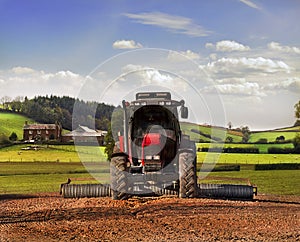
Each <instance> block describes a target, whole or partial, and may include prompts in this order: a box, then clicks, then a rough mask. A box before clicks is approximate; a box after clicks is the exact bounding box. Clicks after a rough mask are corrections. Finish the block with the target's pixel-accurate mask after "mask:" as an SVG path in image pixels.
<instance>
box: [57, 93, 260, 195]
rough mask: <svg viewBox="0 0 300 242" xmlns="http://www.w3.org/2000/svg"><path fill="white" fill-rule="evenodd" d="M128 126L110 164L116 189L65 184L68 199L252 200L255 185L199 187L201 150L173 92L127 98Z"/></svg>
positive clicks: (124, 104)
mask: <svg viewBox="0 0 300 242" xmlns="http://www.w3.org/2000/svg"><path fill="white" fill-rule="evenodd" d="M122 112H123V125H122V128H121V129H122V130H121V131H120V132H119V135H118V141H117V142H116V145H115V147H114V151H113V154H112V157H111V162H110V177H111V184H110V185H101V184H98V185H95V184H85V185H83V184H70V182H68V183H66V184H62V185H61V193H62V195H63V196H64V197H91V196H96V197H97V196H111V197H112V198H113V199H115V200H121V199H127V198H129V197H130V196H133V195H135V196H153V195H177V196H179V197H180V198H194V197H224V198H226V197H227V198H243V199H244V198H245V199H252V198H253V194H254V193H255V192H256V188H254V187H252V186H249V185H247V186H246V185H245V186H244V185H226V184H225V185H224V184H223V185H221V184H219V185H212V184H197V170H196V164H197V161H196V158H197V156H196V146H195V142H194V141H191V140H190V138H189V136H187V135H185V134H183V132H182V131H181V128H180V123H179V117H181V118H182V119H186V118H187V117H188V108H187V107H186V106H185V102H184V100H181V101H176V100H172V98H171V93H169V92H141V93H137V94H136V99H135V100H134V101H132V102H127V101H125V100H123V102H122Z"/></svg>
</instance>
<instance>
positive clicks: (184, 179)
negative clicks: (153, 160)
mask: <svg viewBox="0 0 300 242" xmlns="http://www.w3.org/2000/svg"><path fill="white" fill-rule="evenodd" d="M196 172H197V171H196V157H195V153H194V151H193V150H189V149H186V150H183V151H181V152H180V154H179V197H180V198H193V197H197V174H196Z"/></svg>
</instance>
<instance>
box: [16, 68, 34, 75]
mask: <svg viewBox="0 0 300 242" xmlns="http://www.w3.org/2000/svg"><path fill="white" fill-rule="evenodd" d="M11 71H12V72H13V73H15V74H16V75H22V74H33V73H34V72H35V70H33V69H31V68H28V67H23V66H17V67H13V68H12V69H11Z"/></svg>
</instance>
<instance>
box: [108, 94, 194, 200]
mask: <svg viewBox="0 0 300 242" xmlns="http://www.w3.org/2000/svg"><path fill="white" fill-rule="evenodd" d="M122 106H123V107H122V109H123V114H124V116H123V117H124V119H123V120H124V123H123V131H122V132H120V133H121V134H120V135H119V141H118V142H116V145H115V148H114V152H113V154H112V158H111V165H110V174H111V189H112V198H113V199H126V198H127V197H128V196H130V195H132V194H136V195H150V194H155V193H156V194H179V197H182V198H184V197H196V196H197V176H196V147H195V143H194V142H193V141H190V139H189V136H187V135H184V134H183V133H182V131H181V129H180V123H179V121H178V113H180V116H181V118H183V119H186V118H187V117H188V109H187V107H185V106H184V101H183V100H181V101H175V100H172V99H171V94H170V93H169V92H143V93H137V94H136V100H135V101H132V102H126V101H125V100H124V101H123V102H122Z"/></svg>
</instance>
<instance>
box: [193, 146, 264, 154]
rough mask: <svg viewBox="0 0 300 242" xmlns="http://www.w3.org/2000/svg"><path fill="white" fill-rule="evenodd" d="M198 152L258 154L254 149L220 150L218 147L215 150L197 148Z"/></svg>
mask: <svg viewBox="0 0 300 242" xmlns="http://www.w3.org/2000/svg"><path fill="white" fill-rule="evenodd" d="M198 151H201V152H220V153H221V152H222V153H253V154H258V153H259V149H258V148H254V147H245V148H242V147H234V148H231V147H227V148H220V147H215V148H208V147H203V148H198Z"/></svg>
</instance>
